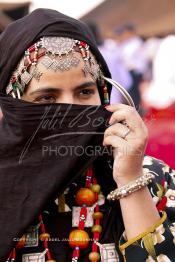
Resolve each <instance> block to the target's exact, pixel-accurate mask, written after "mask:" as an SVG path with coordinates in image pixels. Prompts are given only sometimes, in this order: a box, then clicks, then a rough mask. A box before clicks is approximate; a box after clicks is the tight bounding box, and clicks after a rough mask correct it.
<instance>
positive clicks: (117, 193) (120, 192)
mask: <svg viewBox="0 0 175 262" xmlns="http://www.w3.org/2000/svg"><path fill="white" fill-rule="evenodd" d="M154 178H155V176H154V175H153V174H151V173H145V174H144V175H143V176H141V177H139V178H137V179H136V180H134V181H131V182H129V183H128V184H127V185H125V186H122V187H120V188H117V189H115V190H114V191H111V192H110V193H109V195H108V196H107V199H108V200H112V201H115V200H118V199H120V198H123V197H126V196H128V195H130V194H132V193H133V192H135V191H138V190H140V189H141V188H143V187H146V186H147V185H148V184H150V183H151V182H152V180H153V179H154Z"/></svg>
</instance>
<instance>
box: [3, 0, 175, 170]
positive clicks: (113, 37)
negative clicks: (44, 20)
mask: <svg viewBox="0 0 175 262" xmlns="http://www.w3.org/2000/svg"><path fill="white" fill-rule="evenodd" d="M40 7H43V8H51V9H56V10H58V11H60V12H62V13H65V14H67V15H70V16H72V17H75V18H77V19H80V20H82V21H83V22H85V23H87V24H88V26H89V27H90V29H91V30H92V33H93V34H94V37H95V39H96V42H97V45H98V47H99V49H100V51H101V53H102V54H103V56H104V57H105V59H106V61H107V64H108V66H109V68H110V71H111V73H112V78H113V79H114V80H116V81H117V82H118V83H120V84H121V85H123V86H124V87H125V88H126V89H127V90H128V92H129V93H130V95H131V96H132V98H133V100H134V102H135V105H136V108H137V110H138V112H139V113H140V115H141V116H142V118H143V119H144V121H145V123H146V125H147V127H148V130H149V141H148V146H147V150H146V153H147V154H149V155H151V156H154V157H156V158H160V159H162V160H164V161H165V162H166V163H167V164H169V165H170V166H171V167H173V168H175V1H174V0H161V1H159V0H154V1H152V0H147V1H143V0H142V1H138V0H74V1H70V0H59V1H58V0H50V1H48V0H31V1H24V0H16V1H15V0H0V33H2V32H3V30H4V29H5V28H6V26H8V24H10V23H11V22H13V21H15V20H16V19H19V18H21V17H23V16H24V15H26V14H28V13H29V12H31V11H32V10H34V9H36V8H40ZM24 26H25V25H24ZM7 44H8V43H7ZM111 103H125V101H124V100H123V98H122V97H121V95H120V94H119V93H118V91H117V90H116V89H115V88H114V87H113V89H112V95H111Z"/></svg>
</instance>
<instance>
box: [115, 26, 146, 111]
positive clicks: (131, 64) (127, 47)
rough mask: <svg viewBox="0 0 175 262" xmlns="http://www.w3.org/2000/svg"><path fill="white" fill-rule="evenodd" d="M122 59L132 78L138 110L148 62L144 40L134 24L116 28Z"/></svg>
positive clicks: (132, 88) (132, 94) (133, 93)
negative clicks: (140, 86) (141, 85)
mask: <svg viewBox="0 0 175 262" xmlns="http://www.w3.org/2000/svg"><path fill="white" fill-rule="evenodd" d="M114 33H115V35H116V40H117V43H118V50H119V51H118V53H119V54H120V59H121V61H122V63H123V64H124V66H125V68H127V70H128V72H129V73H130V75H131V77H132V86H131V88H130V90H129V93H130V95H131V97H132V98H133V100H134V102H135V105H136V107H137V108H139V106H140V102H141V98H140V90H139V85H140V83H141V81H142V76H143V74H144V72H145V70H146V68H147V60H146V57H145V55H144V50H143V40H142V39H141V38H140V37H139V36H138V34H137V31H136V27H135V25H134V24H133V23H126V24H122V25H120V26H118V27H117V28H115V30H114Z"/></svg>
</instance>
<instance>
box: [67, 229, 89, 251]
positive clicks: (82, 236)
mask: <svg viewBox="0 0 175 262" xmlns="http://www.w3.org/2000/svg"><path fill="white" fill-rule="evenodd" d="M69 245H70V246H71V247H73V248H75V247H79V248H80V249H84V248H87V247H88V245H89V235H88V233H87V232H86V231H84V230H80V229H75V230H73V231H71V233H70V235H69Z"/></svg>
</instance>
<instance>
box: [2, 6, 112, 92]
mask: <svg viewBox="0 0 175 262" xmlns="http://www.w3.org/2000/svg"><path fill="white" fill-rule="evenodd" d="M43 36H60V37H69V38H73V39H77V40H82V41H85V42H86V43H87V44H88V45H89V46H90V49H91V51H92V53H93V54H94V55H95V57H96V59H97V61H98V62H99V63H100V64H101V66H102V70H103V73H104V75H105V76H106V77H110V72H109V69H108V67H107V65H106V62H105V60H104V58H103V57H102V55H101V53H100V51H99V50H98V48H97V45H96V42H95V39H94V37H93V35H92V34H91V32H90V30H89V28H88V27H87V25H86V24H84V23H83V22H80V21H78V20H76V19H74V18H72V17H69V16H66V15H64V14H62V13H59V12H57V11H55V10H49V9H37V10H35V11H33V12H32V13H31V14H29V15H27V16H25V17H23V18H21V19H19V20H17V21H16V22H14V23H12V24H11V25H9V26H8V27H7V29H6V30H5V31H4V32H3V33H2V34H1V36H0V91H3V92H5V88H6V86H7V84H8V81H9V77H10V76H11V74H12V72H13V70H14V69H15V67H16V66H17V64H18V62H19V60H20V58H22V56H23V55H24V52H25V50H26V49H27V48H28V47H29V46H31V45H32V44H33V43H35V42H37V41H38V40H39V39H40V38H41V37H43Z"/></svg>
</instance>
